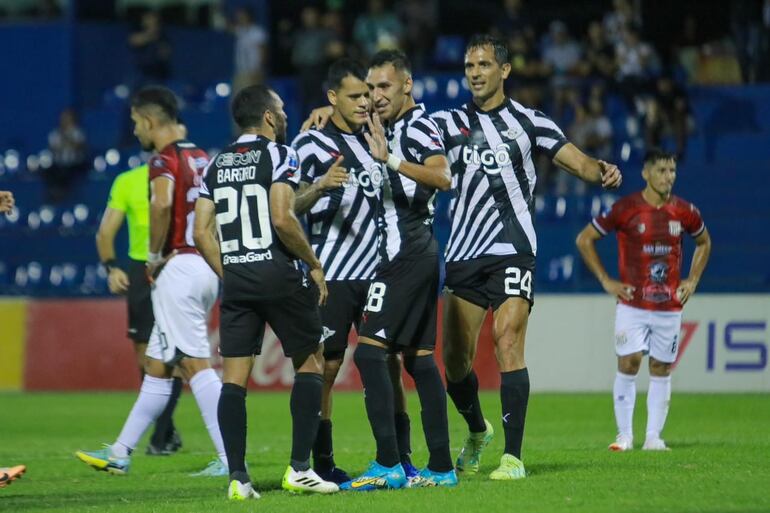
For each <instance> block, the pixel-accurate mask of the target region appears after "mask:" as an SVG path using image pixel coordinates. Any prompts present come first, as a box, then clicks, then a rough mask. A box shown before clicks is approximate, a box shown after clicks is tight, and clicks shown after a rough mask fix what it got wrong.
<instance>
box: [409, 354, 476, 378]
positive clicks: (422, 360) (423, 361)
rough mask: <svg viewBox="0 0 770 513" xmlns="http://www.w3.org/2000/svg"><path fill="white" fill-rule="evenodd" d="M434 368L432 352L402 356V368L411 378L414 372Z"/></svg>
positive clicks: (417, 372)
mask: <svg viewBox="0 0 770 513" xmlns="http://www.w3.org/2000/svg"><path fill="white" fill-rule="evenodd" d="M434 368H436V360H435V359H434V358H433V353H428V354H415V355H409V356H404V369H406V372H408V373H409V375H410V376H412V377H413V378H414V377H415V375H416V374H420V373H421V372H424V371H429V370H432V369H434ZM461 379H462V378H461Z"/></svg>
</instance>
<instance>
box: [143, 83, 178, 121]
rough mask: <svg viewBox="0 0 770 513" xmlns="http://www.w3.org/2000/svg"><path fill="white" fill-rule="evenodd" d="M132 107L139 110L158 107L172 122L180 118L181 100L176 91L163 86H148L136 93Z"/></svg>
mask: <svg viewBox="0 0 770 513" xmlns="http://www.w3.org/2000/svg"><path fill="white" fill-rule="evenodd" d="M131 107H133V108H134V109H137V110H141V109H146V108H147V107H156V108H157V109H160V112H161V113H162V114H163V115H164V116H166V117H167V118H168V120H169V121H170V122H173V123H177V122H178V120H179V100H177V97H176V95H175V94H174V92H173V91H172V90H171V89H169V88H167V87H163V86H147V87H143V88H141V89H140V90H138V91H137V92H136V93H134V96H133V97H131Z"/></svg>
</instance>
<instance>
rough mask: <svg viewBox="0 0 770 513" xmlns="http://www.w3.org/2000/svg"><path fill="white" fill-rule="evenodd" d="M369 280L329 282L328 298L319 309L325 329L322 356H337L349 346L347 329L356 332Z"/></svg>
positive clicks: (348, 331) (327, 284)
mask: <svg viewBox="0 0 770 513" xmlns="http://www.w3.org/2000/svg"><path fill="white" fill-rule="evenodd" d="M369 283H370V282H369V280H342V281H328V282H326V286H327V287H328V288H329V298H328V299H327V300H326V304H325V305H324V306H322V307H321V321H322V322H323V326H324V334H325V335H326V339H324V357H326V356H330V355H337V354H340V353H341V352H343V351H345V349H346V348H347V347H348V335H349V334H350V327H351V326H355V327H356V331H358V328H359V325H360V323H361V315H362V314H363V313H364V307H365V306H366V293H367V292H368V291H369Z"/></svg>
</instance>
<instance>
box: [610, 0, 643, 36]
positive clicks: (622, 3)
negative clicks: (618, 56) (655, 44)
mask: <svg viewBox="0 0 770 513" xmlns="http://www.w3.org/2000/svg"><path fill="white" fill-rule="evenodd" d="M639 21H640V19H639V16H637V15H636V14H635V13H634V8H633V6H632V5H631V2H630V1H629V0H613V1H612V10H611V11H610V12H608V13H607V14H605V15H604V20H603V21H602V24H603V25H604V31H605V33H606V34H607V39H609V41H610V43H612V44H618V43H620V42H622V41H623V32H624V30H625V27H627V26H628V25H630V24H632V23H633V24H638V23H639Z"/></svg>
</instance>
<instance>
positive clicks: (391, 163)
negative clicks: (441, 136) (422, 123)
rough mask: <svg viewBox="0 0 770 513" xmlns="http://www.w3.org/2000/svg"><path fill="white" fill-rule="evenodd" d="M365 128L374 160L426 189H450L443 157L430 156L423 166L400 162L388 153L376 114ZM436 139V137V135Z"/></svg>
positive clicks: (447, 166)
mask: <svg viewBox="0 0 770 513" xmlns="http://www.w3.org/2000/svg"><path fill="white" fill-rule="evenodd" d="M367 126H368V127H369V132H368V133H364V137H365V138H366V142H367V143H369V151H370V152H371V154H372V157H374V158H375V160H378V161H379V162H382V163H384V164H387V166H388V167H389V168H391V169H393V170H394V171H398V172H399V173H401V174H402V175H405V176H408V177H409V178H411V179H412V180H414V181H415V182H418V183H420V184H422V185H425V186H426V187H432V188H434V189H439V190H441V191H448V190H449V189H450V187H451V186H452V174H451V171H450V169H449V161H448V160H447V159H446V156H445V155H440V154H436V155H431V156H429V157H427V158H426V159H425V161H424V163H423V164H416V163H414V162H408V161H406V160H402V159H400V158H398V157H396V156H395V155H393V154H392V153H390V152H389V151H388V142H387V138H386V137H385V130H384V129H383V127H382V123H381V122H380V117H379V115H378V114H377V113H374V114H373V115H372V116H371V117H370V118H369V119H368V120H367ZM426 137H428V136H426ZM436 137H438V135H437V134H436ZM437 144H440V143H437Z"/></svg>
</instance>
